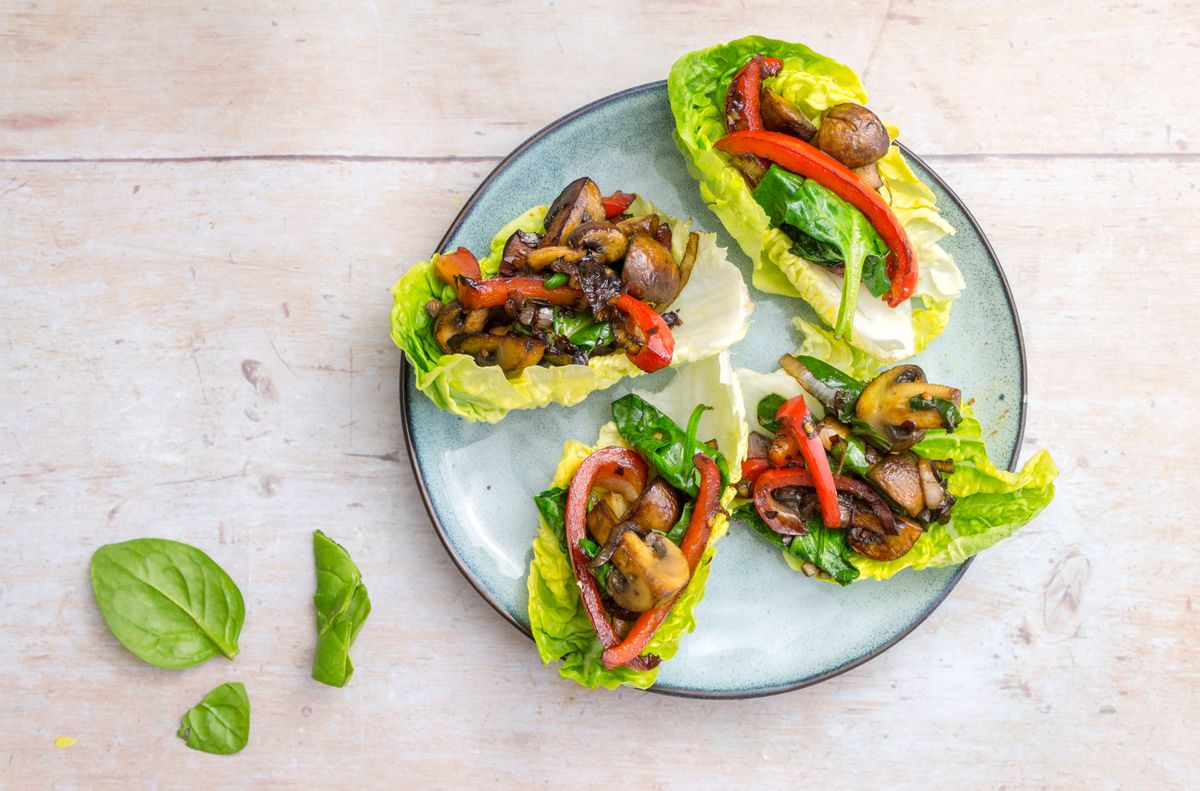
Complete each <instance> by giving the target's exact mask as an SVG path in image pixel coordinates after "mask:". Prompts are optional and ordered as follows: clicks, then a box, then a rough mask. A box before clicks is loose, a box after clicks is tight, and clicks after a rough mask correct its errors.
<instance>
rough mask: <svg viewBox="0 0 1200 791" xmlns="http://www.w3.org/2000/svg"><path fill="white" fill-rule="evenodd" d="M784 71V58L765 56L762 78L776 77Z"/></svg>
mask: <svg viewBox="0 0 1200 791" xmlns="http://www.w3.org/2000/svg"><path fill="white" fill-rule="evenodd" d="M781 71H783V59H782V58H768V57H766V56H765V55H764V56H763V68H762V76H764V77H774V76H775V75H776V74H778V73H779V72H781Z"/></svg>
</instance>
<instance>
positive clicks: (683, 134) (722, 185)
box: [667, 36, 965, 361]
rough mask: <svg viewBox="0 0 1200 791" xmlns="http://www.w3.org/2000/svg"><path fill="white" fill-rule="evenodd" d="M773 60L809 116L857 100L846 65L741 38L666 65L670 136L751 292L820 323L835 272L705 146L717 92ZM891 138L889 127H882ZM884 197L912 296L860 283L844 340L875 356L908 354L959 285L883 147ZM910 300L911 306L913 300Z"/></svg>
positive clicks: (902, 165)
mask: <svg viewBox="0 0 1200 791" xmlns="http://www.w3.org/2000/svg"><path fill="white" fill-rule="evenodd" d="M757 52H761V53H763V54H766V55H771V56H774V57H778V58H782V59H783V64H784V65H783V71H782V72H781V73H780V74H779V75H778V76H776V77H774V78H771V79H769V80H767V81H766V84H767V85H768V86H770V87H771V88H773V89H774V90H775V91H777V92H778V93H780V94H782V95H783V96H784V97H785V98H787V99H788V100H790V101H792V102H793V103H795V104H796V105H798V106H799V107H800V108H801V109H802V110H803V111H804V112H805V113H806V114H807V115H808V116H809V117H810V118H815V117H817V116H818V115H820V114H821V113H822V112H823V111H824V110H826V109H828V108H829V107H831V106H833V105H835V104H838V103H840V102H857V103H859V104H866V101H867V94H866V91H864V90H863V87H862V84H861V82H859V79H858V77H857V76H856V75H855V74H854V72H853V71H851V70H850V69H849V68H848V67H846V66H843V65H842V64H840V63H837V62H836V61H833V60H831V59H830V58H826V57H824V56H822V55H818V54H817V53H815V52H813V51H812V50H811V49H809V48H808V47H806V46H804V45H802V44H790V43H787V42H784V41H776V40H773V39H767V38H763V37H761V36H749V37H746V38H742V39H738V40H736V41H732V42H730V43H728V44H723V45H719V46H716V47H711V48H709V49H705V50H699V51H696V52H692V53H690V54H688V55H685V56H684V57H682V58H680V59H679V60H678V61H676V63H675V65H674V66H673V67H672V68H671V74H670V77H669V78H668V80H667V91H668V94H669V95H670V99H671V109H672V111H673V112H674V114H675V142H676V145H677V146H678V147H679V149H680V151H681V152H682V153H683V155H684V157H685V158H686V159H687V162H688V169H689V171H690V172H691V173H692V175H693V176H694V177H695V178H696V180H697V181H698V182H699V185H700V196H701V198H702V199H703V200H704V201H705V203H707V204H708V205H709V208H711V209H712V211H713V213H714V214H716V215H717V217H718V218H719V219H720V220H721V222H722V223H723V224H724V226H725V228H726V230H728V231H729V233H730V235H731V236H733V238H734V239H735V240H737V242H738V245H739V246H740V247H741V248H742V250H743V252H745V254H746V255H747V257H749V258H750V260H751V261H753V262H754V276H753V282H754V285H755V287H756V288H758V289H760V290H761V291H765V292H767V293H770V294H781V295H784V296H790V297H795V298H798V299H803V300H804V301H806V302H808V303H809V305H811V306H812V308H813V310H815V311H816V312H817V315H818V316H820V318H821V319H822V320H823V321H824V322H825V323H826V324H828V325H829V326H833V325H834V323H835V322H836V320H837V314H838V309H839V307H840V304H841V291H842V278H841V277H840V276H838V275H835V274H832V273H830V272H829V271H827V270H826V269H825V268H824V267H822V266H819V265H817V264H813V263H811V262H810V261H808V260H806V259H804V258H801V257H800V256H798V255H796V254H795V251H794V247H795V242H794V240H793V239H792V238H791V237H789V236H788V235H787V234H786V233H785V232H784V231H783V230H780V229H779V228H773V227H772V226H771V223H770V219H769V218H768V216H767V213H766V212H765V211H764V210H763V208H762V207H761V206H759V205H758V203H757V202H755V200H754V196H753V194H752V192H751V190H750V188H749V187H748V186H747V184H746V181H745V179H743V178H742V175H741V173H740V172H739V171H738V170H737V169H736V168H734V167H733V166H731V165H729V164H728V163H727V161H726V159H725V157H724V155H723V154H721V153H719V152H717V151H716V150H714V149H713V144H714V143H715V142H716V141H717V140H718V139H720V138H721V137H722V136H724V134H725V123H724V114H725V92H726V90H727V88H728V86H729V81H730V80H731V79H732V78H733V75H734V74H735V73H736V72H737V71H738V69H740V68H741V67H742V66H743V65H744V64H745V62H746V60H747V59H748V58H749V57H750V56H751V55H753V54H754V53H757ZM889 131H890V132H891V134H892V137H893V138H894V137H895V130H894V129H891V128H889ZM877 168H878V170H879V175H880V177H881V178H882V179H883V182H884V188H885V189H884V192H883V195H884V198H885V199H886V200H888V201H889V203H890V204H891V206H892V210H893V211H894V212H895V214H896V216H897V218H898V219H899V220H900V222H901V223H902V224H903V225H904V227H905V229H906V230H907V231H908V235H909V239H910V241H911V242H912V245H913V251H914V253H915V254H916V257H917V262H918V269H919V277H918V281H917V287H916V290H915V295H916V296H917V297H919V298H920V299H919V300H908V301H906V302H904V303H902V304H901V305H900V306H899V307H897V308H889V307H887V305H886V304H885V303H883V302H882V301H881V300H879V299H876V298H875V297H873V296H871V294H870V291H869V290H868V288H867V286H866V285H863V286H861V287H860V292H859V295H858V300H857V310H856V313H855V316H854V326H853V329H852V332H851V336H850V340H851V342H852V343H853V344H854V346H856V347H857V348H858V349H859V350H860V351H862V352H865V353H867V354H869V355H871V356H872V357H873V358H875V359H876V360H877V361H894V360H900V359H903V358H905V357H910V356H912V355H913V354H915V353H917V352H918V351H920V350H921V349H923V348H924V347H925V346H926V344H928V343H929V341H930V340H932V339H933V338H934V337H936V336H937V335H938V334H939V333H940V332H942V330H944V329H945V327H946V324H947V323H948V322H949V320H950V304H951V302H952V301H953V299H954V298H955V297H956V296H957V295H958V294H959V292H961V291H962V289H963V288H964V286H965V284H964V281H963V278H962V273H961V272H959V270H958V267H956V266H955V265H954V261H953V259H952V258H951V257H950V255H949V254H948V253H946V251H945V250H943V249H942V248H941V247H939V246H938V244H937V243H938V240H940V239H941V238H942V237H943V236H945V235H946V234H950V233H954V229H953V228H952V227H951V226H950V224H949V223H947V222H946V221H945V219H944V218H942V216H941V215H940V214H939V213H938V210H937V202H936V199H935V197H934V195H933V192H932V191H931V190H930V189H929V188H928V187H926V186H925V185H924V184H922V183H921V182H920V181H919V180H918V179H917V177H916V175H915V174H914V173H913V171H912V168H911V167H909V165H908V163H907V162H906V161H905V160H904V157H903V156H902V155H901V153H900V150H899V148H898V147H896V146H894V145H893V146H892V147H891V149H890V150H889V151H888V153H887V155H886V156H884V158H883V159H881V160H880V161H879V162H878V163H877ZM914 302H916V303H919V304H914Z"/></svg>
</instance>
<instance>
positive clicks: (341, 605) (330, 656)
mask: <svg viewBox="0 0 1200 791" xmlns="http://www.w3.org/2000/svg"><path fill="white" fill-rule="evenodd" d="M313 559H314V560H315V562H316V566H317V592H316V594H315V595H314V596H313V604H315V605H316V606H317V651H316V655H315V656H314V657H313V668H312V677H313V678H314V679H316V680H317V681H320V682H321V683H322V684H328V685H329V686H331V687H344V686H345V685H346V682H347V681H349V680H350V676H352V675H354V663H353V662H351V661H350V646H351V645H353V644H354V639H355V638H356V637H358V633H359V631H360V630H361V629H362V626H363V623H364V622H365V621H366V620H367V615H369V614H370V612H371V600H370V598H368V596H367V588H366V586H365V585H363V582H362V574H361V573H359V570H358V566H356V565H355V564H354V561H353V560H351V559H350V553H348V552H347V551H346V550H345V549H344V548H343V547H342V546H341V545H339V544H338V543H337V542H335V541H333V540H332V539H330V538H329V537H327V536H326V535H325V534H324V533H322V532H321V531H320V530H314V531H313Z"/></svg>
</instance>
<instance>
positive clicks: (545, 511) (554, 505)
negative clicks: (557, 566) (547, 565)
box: [533, 486, 567, 552]
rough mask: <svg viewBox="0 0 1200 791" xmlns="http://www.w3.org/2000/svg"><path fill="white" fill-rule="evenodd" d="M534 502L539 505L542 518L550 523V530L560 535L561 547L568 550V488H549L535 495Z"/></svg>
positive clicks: (564, 550) (559, 543) (559, 542)
mask: <svg viewBox="0 0 1200 791" xmlns="http://www.w3.org/2000/svg"><path fill="white" fill-rule="evenodd" d="M533 504H534V505H535V506H537V509H538V513H539V514H541V515H542V519H543V520H545V522H546V524H547V525H549V527H550V530H551V531H552V532H553V533H554V535H555V536H557V537H558V545H559V548H560V549H562V551H563V552H566V551H567V490H566V489H565V488H563V487H562V486H555V487H554V488H553V489H547V490H546V491H544V492H542V493H540V494H536V495H534V497H533Z"/></svg>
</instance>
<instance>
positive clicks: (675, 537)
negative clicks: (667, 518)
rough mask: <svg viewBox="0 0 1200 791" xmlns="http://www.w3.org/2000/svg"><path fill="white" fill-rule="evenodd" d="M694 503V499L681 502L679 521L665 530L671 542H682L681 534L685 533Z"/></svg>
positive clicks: (690, 519)
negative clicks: (681, 508)
mask: <svg viewBox="0 0 1200 791" xmlns="http://www.w3.org/2000/svg"><path fill="white" fill-rule="evenodd" d="M695 505H696V501H695V500H689V501H688V502H686V503H684V504H683V510H682V511H680V512H679V521H677V522H676V523H675V524H674V525H672V526H671V529H670V530H669V531H668V532H667V538H668V539H670V541H671V542H672V543H673V544H677V545H678V544H681V543H683V536H684V534H686V533H687V529H688V523H689V522H691V521H692V508H693V507H694V506H695Z"/></svg>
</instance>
